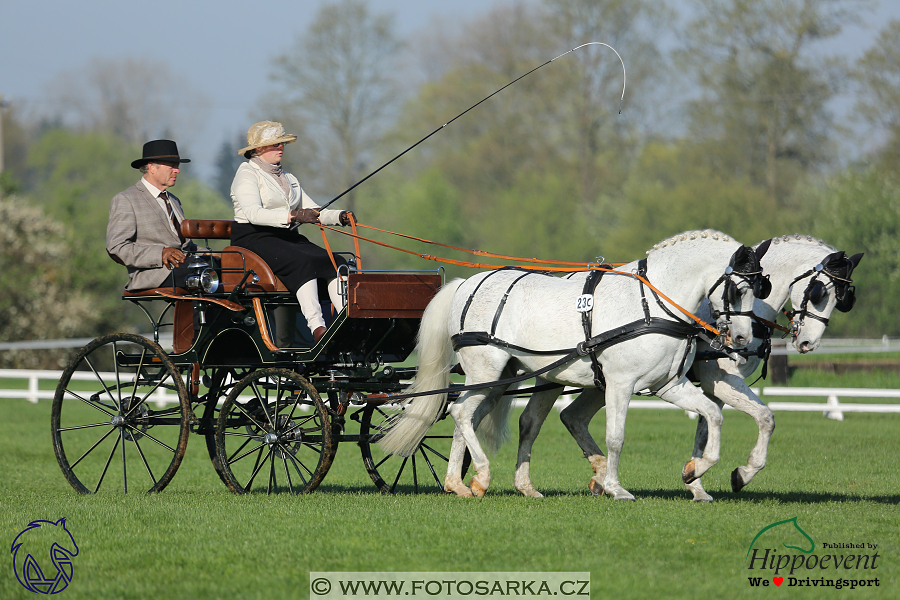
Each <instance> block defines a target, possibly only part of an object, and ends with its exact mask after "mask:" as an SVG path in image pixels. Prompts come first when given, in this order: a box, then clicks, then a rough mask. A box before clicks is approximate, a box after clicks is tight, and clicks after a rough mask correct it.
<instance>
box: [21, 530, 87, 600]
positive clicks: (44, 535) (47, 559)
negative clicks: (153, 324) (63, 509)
mask: <svg viewBox="0 0 900 600" xmlns="http://www.w3.org/2000/svg"><path fill="white" fill-rule="evenodd" d="M10 552H12V555H13V567H14V568H15V570H16V578H17V579H18V580H19V583H21V584H22V585H23V586H24V587H25V589H27V590H29V591H32V592H35V593H38V594H58V593H59V592H61V591H63V590H64V589H66V586H68V585H69V582H70V581H72V573H73V571H74V568H73V566H72V558H74V557H76V556H78V545H77V544H76V543H75V538H73V537H72V534H71V533H69V530H68V529H66V520H65V519H64V518H63V519H60V520H59V521H56V522H53V521H32V522H31V523H29V524H28V527H27V528H25V530H24V531H23V532H22V533H20V534H19V535H17V536H16V539H15V540H13V543H12V548H11V549H10ZM51 564H52V566H51Z"/></svg>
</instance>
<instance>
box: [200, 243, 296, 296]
mask: <svg viewBox="0 0 900 600" xmlns="http://www.w3.org/2000/svg"><path fill="white" fill-rule="evenodd" d="M214 254H215V253H214ZM221 256H222V289H223V290H224V291H226V292H230V291H231V290H233V289H234V286H236V285H237V284H238V283H240V282H241V279H243V277H244V270H245V269H246V270H248V271H249V270H251V269H252V270H253V272H254V273H256V274H257V276H259V282H258V283H255V284H250V283H249V282H248V284H247V291H249V292H259V291H265V292H286V291H288V290H287V288H286V287H285V286H284V284H283V283H282V282H281V280H280V279H278V278H277V277H275V274H274V273H272V270H271V269H270V268H269V265H267V264H266V263H265V261H264V260H263V259H262V258H260V257H259V255H258V254H256V253H255V252H252V251H250V250H247V249H246V248H240V247H238V246H228V247H227V248H225V250H223V251H222V254H221ZM241 256H243V257H244V258H243V260H241Z"/></svg>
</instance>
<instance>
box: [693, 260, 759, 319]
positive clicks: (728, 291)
mask: <svg viewBox="0 0 900 600" xmlns="http://www.w3.org/2000/svg"><path fill="white" fill-rule="evenodd" d="M768 247H769V246H768V244H766V245H765V248H762V249H761V250H760V251H759V252H755V251H754V250H753V249H751V248H747V247H746V246H745V247H743V248H740V249H738V251H737V252H735V254H734V256H732V257H731V263H730V264H729V265H728V267H727V268H726V269H725V273H723V274H722V276H721V277H719V279H717V280H716V282H715V283H714V284H713V286H712V287H711V288H709V291H708V292H707V293H706V297H707V298H708V299H710V308H711V309H712V318H713V319H716V320H718V318H719V317H725V318H726V321H727V322H730V321H731V317H733V316H741V317H751V318H752V317H753V316H754V314H753V310H752V309H751V310H749V311H741V310H732V307H734V306H737V307H738V308H740V302H741V293H740V290H739V288H738V284H737V283H735V281H734V279H735V278H738V279H742V280H744V281H745V282H746V283H747V285H749V286H750V288H751V289H752V290H753V296H754V297H755V298H759V299H760V300H765V299H766V298H768V297H769V294H770V293H771V292H772V282H771V281H769V276H768V275H763V272H762V267H761V266H760V264H759V259H760V258H761V257H762V256H763V255H764V254H765V252H766V250H768ZM719 285H721V286H722V305H723V310H721V311H718V310H715V309H714V308H712V301H711V300H712V295H713V292H714V291H715V290H716V288H717V287H719Z"/></svg>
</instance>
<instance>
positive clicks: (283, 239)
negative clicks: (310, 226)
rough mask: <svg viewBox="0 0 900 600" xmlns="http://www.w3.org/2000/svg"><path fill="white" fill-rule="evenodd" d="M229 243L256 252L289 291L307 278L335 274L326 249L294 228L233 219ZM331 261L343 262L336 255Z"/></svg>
mask: <svg viewBox="0 0 900 600" xmlns="http://www.w3.org/2000/svg"><path fill="white" fill-rule="evenodd" d="M231 245H232V246H240V247H241V248H246V249H248V250H252V251H253V252H255V253H256V254H258V255H259V257H260V258H262V259H263V260H264V261H266V263H267V264H268V265H269V268H270V269H272V272H273V273H275V276H276V277H278V279H280V280H281V281H282V283H284V285H285V286H286V287H287V288H288V289H289V290H290V291H291V293H293V294H296V293H297V290H299V289H300V287H301V286H302V285H303V284H304V283H306V282H307V281H310V280H311V279H334V278H335V277H336V276H337V274H336V273H335V272H334V265H332V264H331V259H330V258H329V257H328V252H327V251H326V250H325V249H324V248H320V247H318V246H316V245H315V244H313V243H312V242H310V241H309V240H308V239H306V238H305V237H304V236H302V235H300V234H299V233H298V232H297V231H296V230H294V231H292V230H290V229H287V228H284V227H267V226H264V225H253V224H252V223H237V222H235V223H233V224H232V226H231ZM334 261H335V263H337V265H338V266H339V267H340V266H341V265H343V264H346V263H347V261H346V260H345V259H344V258H342V257H340V256H337V255H336V256H335V257H334Z"/></svg>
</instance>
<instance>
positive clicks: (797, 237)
mask: <svg viewBox="0 0 900 600" xmlns="http://www.w3.org/2000/svg"><path fill="white" fill-rule="evenodd" d="M764 241H766V240H762V242H760V243H759V244H762V243H763V242H764ZM788 242H800V243H804V244H814V245H818V246H824V247H825V248H827V249H829V250H831V251H832V252H837V248H835V247H834V246H832V245H831V244H827V243H825V242H824V241H822V240H820V239H818V238H814V237H813V236H811V235H803V234H800V233H795V234H793V235H783V236H781V237H773V238H772V244H773V245H776V246H777V245H778V244H781V243H785V244H786V243H788ZM759 244H755V245H754V246H753V247H754V248H756V246H759Z"/></svg>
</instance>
